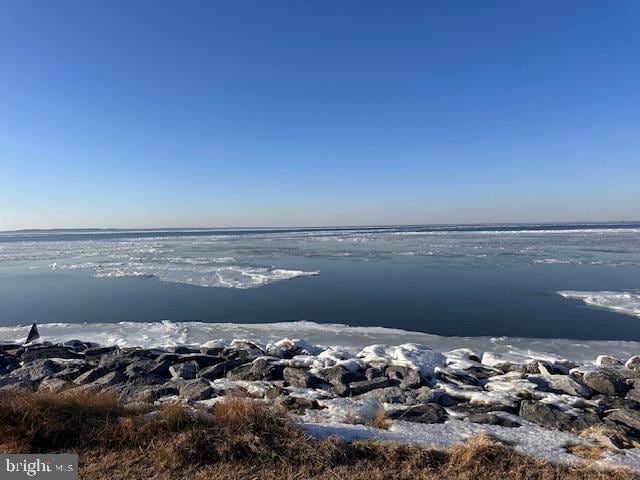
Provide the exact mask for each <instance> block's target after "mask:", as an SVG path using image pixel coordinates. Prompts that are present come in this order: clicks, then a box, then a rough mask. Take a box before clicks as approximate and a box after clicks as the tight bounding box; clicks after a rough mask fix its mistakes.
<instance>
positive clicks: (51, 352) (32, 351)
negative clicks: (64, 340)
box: [20, 345, 84, 363]
mask: <svg viewBox="0 0 640 480" xmlns="http://www.w3.org/2000/svg"><path fill="white" fill-rule="evenodd" d="M20 358H21V359H22V361H23V362H24V363H30V362H33V361H34V360H40V359H46V358H84V356H83V355H82V354H80V353H77V352H76V351H74V350H73V349H72V348H68V347H62V346H57V345H51V346H48V347H40V346H38V347H28V348H27V349H25V351H24V352H23V353H22V355H21V356H20Z"/></svg>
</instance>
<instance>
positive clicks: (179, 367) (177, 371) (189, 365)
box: [169, 362, 199, 380]
mask: <svg viewBox="0 0 640 480" xmlns="http://www.w3.org/2000/svg"><path fill="white" fill-rule="evenodd" d="M198 369H199V368H198V363H197V362H185V363H178V364H175V365H171V366H170V367H169V373H171V376H172V377H173V378H184V379H185V380H192V379H194V378H196V374H197V373H198Z"/></svg>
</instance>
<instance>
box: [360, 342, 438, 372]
mask: <svg viewBox="0 0 640 480" xmlns="http://www.w3.org/2000/svg"><path fill="white" fill-rule="evenodd" d="M357 356H358V357H360V358H362V360H363V361H364V362H365V363H369V364H372V365H380V366H383V365H397V366H401V367H409V368H412V369H415V370H420V371H421V372H422V374H423V375H425V376H427V377H431V376H433V371H434V369H435V368H436V367H442V366H444V364H445V356H444V355H443V354H442V353H440V352H434V351H433V350H431V349H430V348H429V347H426V346H424V345H419V344H417V343H403V344H402V345H395V346H393V345H370V346H368V347H365V348H363V349H362V350H361V351H360V352H359V353H358V355H357Z"/></svg>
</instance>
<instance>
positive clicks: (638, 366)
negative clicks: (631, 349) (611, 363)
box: [624, 355, 640, 370]
mask: <svg viewBox="0 0 640 480" xmlns="http://www.w3.org/2000/svg"><path fill="white" fill-rule="evenodd" d="M624 366H625V367H627V368H629V369H631V370H640V355H634V356H633V357H631V358H630V359H629V360H627V361H626V362H625V364H624Z"/></svg>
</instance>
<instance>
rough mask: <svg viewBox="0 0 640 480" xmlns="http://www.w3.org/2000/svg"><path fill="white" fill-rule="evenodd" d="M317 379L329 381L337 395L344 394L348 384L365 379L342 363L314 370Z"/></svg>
mask: <svg viewBox="0 0 640 480" xmlns="http://www.w3.org/2000/svg"><path fill="white" fill-rule="evenodd" d="M314 374H315V376H317V377H318V378H319V379H321V380H323V381H325V382H326V383H329V384H331V385H332V386H333V389H334V390H335V391H336V393H337V394H338V395H346V394H347V393H348V392H349V384H350V383H353V382H359V381H362V380H365V376H364V375H363V374H358V373H355V372H352V371H350V370H349V369H347V368H346V367H344V366H342V365H334V366H333V367H327V368H322V369H320V370H317V371H315V372H314Z"/></svg>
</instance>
